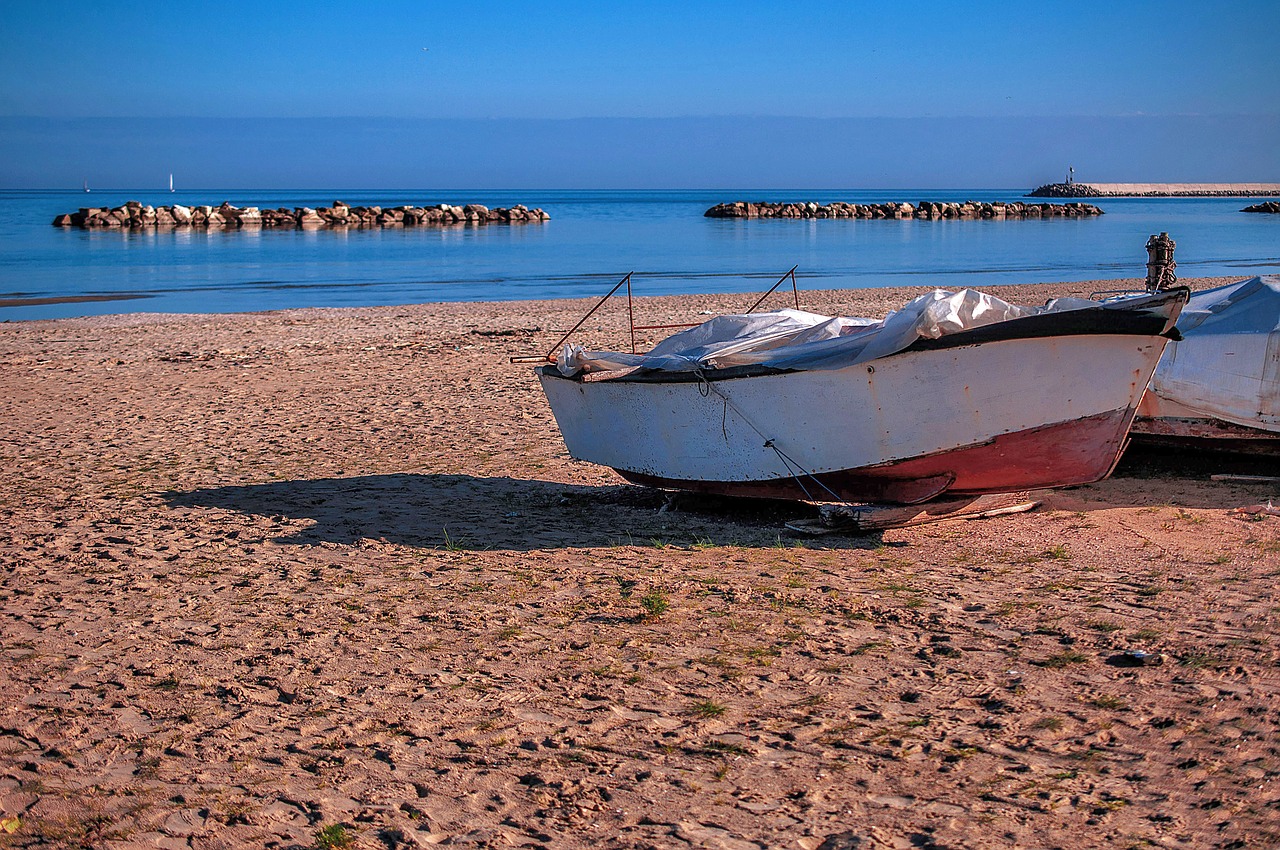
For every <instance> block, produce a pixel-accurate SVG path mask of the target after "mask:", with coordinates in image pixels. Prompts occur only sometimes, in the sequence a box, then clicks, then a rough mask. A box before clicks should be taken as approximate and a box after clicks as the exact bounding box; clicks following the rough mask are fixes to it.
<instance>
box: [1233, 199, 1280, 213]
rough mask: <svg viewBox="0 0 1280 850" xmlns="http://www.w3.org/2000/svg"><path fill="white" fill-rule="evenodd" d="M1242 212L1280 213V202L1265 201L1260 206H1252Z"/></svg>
mask: <svg viewBox="0 0 1280 850" xmlns="http://www.w3.org/2000/svg"><path fill="white" fill-rule="evenodd" d="M1240 212H1260V213H1280V201H1263V202H1262V203H1260V204H1251V205H1249V206H1247V207H1245V208H1244V209H1242V210H1240Z"/></svg>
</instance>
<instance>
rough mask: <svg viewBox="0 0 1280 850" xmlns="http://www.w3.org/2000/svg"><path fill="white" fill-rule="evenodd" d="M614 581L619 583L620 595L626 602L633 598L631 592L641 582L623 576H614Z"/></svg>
mask: <svg viewBox="0 0 1280 850" xmlns="http://www.w3.org/2000/svg"><path fill="white" fill-rule="evenodd" d="M613 580H614V581H616V582H617V583H618V595H619V596H621V597H622V598H623V599H624V600H625V599H630V598H631V591H633V590H635V589H636V585H637V584H639V582H637V581H635V580H634V579H629V578H623V577H622V576H614V577H613Z"/></svg>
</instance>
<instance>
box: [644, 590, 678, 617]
mask: <svg viewBox="0 0 1280 850" xmlns="http://www.w3.org/2000/svg"><path fill="white" fill-rule="evenodd" d="M640 607H641V608H643V609H644V615H645V616H646V617H660V616H662V614H664V613H665V612H666V611H667V609H668V608H670V607H671V603H670V602H668V601H667V595H666V594H665V593H663V592H662V591H661V590H651V591H649V592H648V593H646V594H645V595H644V596H641V597H640Z"/></svg>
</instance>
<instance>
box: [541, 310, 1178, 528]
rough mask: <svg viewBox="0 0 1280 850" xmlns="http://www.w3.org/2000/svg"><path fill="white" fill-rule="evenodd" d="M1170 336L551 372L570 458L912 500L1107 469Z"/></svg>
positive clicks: (641, 474) (762, 486)
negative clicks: (743, 373)
mask: <svg viewBox="0 0 1280 850" xmlns="http://www.w3.org/2000/svg"><path fill="white" fill-rule="evenodd" d="M1164 343H1165V340H1164V338H1163V337H1159V336H1146V335H1134V334H1083V335H1079V336H1062V337H1043V336H1042V337H1036V338H1015V339H1004V340H998V341H993V342H983V343H979V344H974V345H964V346H959V347H953V348H942V349H936V350H915V351H912V350H908V351H905V352H902V353H899V354H895V355H892V356H890V357H885V358H881V359H878V360H874V361H871V362H869V363H859V364H856V365H852V366H847V367H844V368H840V369H831V370H813V371H803V372H788V373H782V374H765V375H753V376H748V377H735V378H726V379H719V380H709V381H708V380H692V381H690V380H687V379H686V380H677V381H644V380H634V381H633V380H611V381H597V382H593V381H589V380H588V381H583V380H581V379H580V378H564V377H561V376H560V375H559V374H558V373H556V372H555V371H554V370H553V369H543V370H540V376H541V380H542V385H543V389H544V391H545V392H546V394H547V399H548V401H549V402H550V404H551V408H552V411H553V412H554V414H555V416H556V420H557V422H558V424H559V426H560V430H561V432H562V434H563V436H564V440H565V444H566V446H567V448H568V449H569V452H570V454H571V455H572V456H573V457H575V458H578V459H581V460H586V461H591V462H593V463H598V464H601V465H603V466H609V467H612V468H613V469H615V470H617V471H618V472H619V473H620V474H621V475H623V477H625V478H627V479H628V480H630V481H634V482H636V483H640V484H647V485H652V486H658V487H668V488H675V489H682V490H691V491H695V492H705V493H719V494H724V495H735V496H765V497H779V498H793V499H794V498H801V499H814V500H828V501H829V500H836V499H841V500H846V501H855V500H857V501H881V502H901V503H906V504H913V503H918V502H922V501H927V500H928V499H931V498H935V497H937V496H939V495H941V494H943V493H952V494H957V495H959V494H974V495H976V494H984V493H1000V492H1009V491H1012V490H1024V489H1040V488H1046V487H1059V486H1066V485H1071V484H1084V483H1088V482H1092V481H1097V480H1100V479H1102V478H1105V477H1106V476H1107V475H1108V474H1109V473H1110V471H1111V469H1112V468H1113V467H1114V465H1115V463H1116V461H1117V459H1118V458H1119V456H1120V454H1121V452H1122V451H1123V450H1124V446H1125V442H1126V435H1127V432H1128V428H1129V426H1130V424H1131V422H1132V419H1133V415H1134V411H1135V409H1136V407H1137V404H1138V400H1139V398H1140V396H1141V394H1142V391H1143V388H1144V387H1145V386H1146V383H1147V381H1148V379H1149V378H1150V376H1151V373H1152V370H1153V369H1154V368H1155V365H1156V362H1157V361H1158V359H1159V357H1160V354H1161V351H1162V350H1163V347H1164Z"/></svg>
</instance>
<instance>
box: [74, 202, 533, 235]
mask: <svg viewBox="0 0 1280 850" xmlns="http://www.w3.org/2000/svg"><path fill="white" fill-rule="evenodd" d="M550 219H551V216H549V215H547V214H546V213H545V212H544V211H542V210H541V209H537V208H535V209H529V208H528V207H526V206H524V205H523V204H518V205H516V206H514V207H511V208H505V207H496V208H494V209H489V208H488V207H485V206H481V205H480V204H467V205H466V206H465V207H457V206H452V205H450V204H437V205H435V206H433V207H410V206H400V207H390V208H387V209H383V208H382V207H352V206H349V205H347V204H344V203H343V202H342V201H334V203H333V206H331V207H321V208H319V209H311V208H310V207H297V208H295V209H292V210H290V209H288V208H286V207H280V208H279V209H274V210H272V209H258V208H257V207H236V206H232V205H231V204H230V203H227V202H223V203H222V204H221V205H219V206H217V207H213V206H208V205H204V206H197V207H186V206H183V205H181V204H174V205H173V206H171V207H151V206H144V205H142V204H141V203H139V202H138V201H128V202H126V203H125V204H124V205H123V206H120V207H114V208H110V207H81V208H80V210H79V211H78V212H74V213H64V214H63V215H60V216H58V217H56V218H55V219H54V220H53V224H54V226H55V227H83V228H108V227H119V228H134V229H136V228H145V227H155V228H178V227H199V228H204V229H207V230H213V229H218V228H225V229H229V230H233V229H252V228H259V227H266V228H277V229H291V228H300V229H304V230H313V229H317V228H322V227H329V228H336V227H357V228H359V227H427V226H445V225H451V224H473V225H474V224H497V223H501V224H518V223H521V222H527V221H536V222H542V221H549V220H550Z"/></svg>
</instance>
